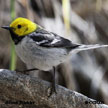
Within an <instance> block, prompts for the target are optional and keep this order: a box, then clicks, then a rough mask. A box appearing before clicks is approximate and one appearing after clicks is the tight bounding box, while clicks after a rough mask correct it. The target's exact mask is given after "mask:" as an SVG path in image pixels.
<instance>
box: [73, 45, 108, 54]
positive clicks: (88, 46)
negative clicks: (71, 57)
mask: <svg viewBox="0 0 108 108" xmlns="http://www.w3.org/2000/svg"><path fill="white" fill-rule="evenodd" d="M76 45H77V44H76ZM105 47H108V45H100V44H94V45H84V44H78V45H77V47H76V48H74V49H73V51H75V52H79V51H84V50H90V49H96V48H105Z"/></svg>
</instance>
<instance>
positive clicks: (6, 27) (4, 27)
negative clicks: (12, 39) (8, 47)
mask: <svg viewBox="0 0 108 108" xmlns="http://www.w3.org/2000/svg"><path fill="white" fill-rule="evenodd" d="M1 28H3V29H7V30H11V29H12V28H11V27H9V26H2V27H1Z"/></svg>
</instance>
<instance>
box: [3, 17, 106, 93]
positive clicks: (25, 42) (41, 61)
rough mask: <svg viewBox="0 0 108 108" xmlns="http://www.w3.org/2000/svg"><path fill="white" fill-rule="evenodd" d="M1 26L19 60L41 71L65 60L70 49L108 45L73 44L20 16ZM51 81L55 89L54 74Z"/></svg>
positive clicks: (86, 48) (85, 48)
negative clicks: (9, 35)
mask: <svg viewBox="0 0 108 108" xmlns="http://www.w3.org/2000/svg"><path fill="white" fill-rule="evenodd" d="M2 28H4V29H7V30H9V31H10V34H11V37H12V40H13V41H14V43H15V48H16V53H17V55H18V56H19V57H20V58H21V60H22V61H23V62H24V63H26V64H30V65H32V66H33V67H34V68H36V69H38V70H43V71H49V70H51V69H53V68H54V67H55V66H57V65H59V64H60V63H63V62H65V60H66V58H67V57H68V56H69V54H70V52H71V51H74V50H76V51H77V50H78V51H81V50H88V49H94V48H99V47H108V45H99V44H96V45H83V44H74V43H72V42H71V41H70V40H68V39H65V38H63V37H60V36H59V35H57V34H55V33H53V32H49V31H47V30H45V29H43V28H42V27H40V26H39V25H37V24H35V23H33V22H32V21H30V20H28V19H26V18H21V17H19V18H17V19H15V20H14V21H13V22H12V23H11V24H10V26H3V27H2ZM30 70H33V69H30ZM54 73H55V68H54ZM53 82H54V84H53V88H54V91H55V76H54V81H53Z"/></svg>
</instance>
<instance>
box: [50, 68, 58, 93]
mask: <svg viewBox="0 0 108 108" xmlns="http://www.w3.org/2000/svg"><path fill="white" fill-rule="evenodd" d="M55 72H56V69H55V67H53V72H52V74H53V78H52V89H51V94H52V93H57V92H56V82H55Z"/></svg>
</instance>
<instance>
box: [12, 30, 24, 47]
mask: <svg viewBox="0 0 108 108" xmlns="http://www.w3.org/2000/svg"><path fill="white" fill-rule="evenodd" d="M10 34H11V37H12V40H13V41H14V43H15V45H17V44H18V43H19V42H21V40H22V39H23V38H24V37H25V36H20V37H19V36H18V35H16V34H15V33H13V31H12V30H10Z"/></svg>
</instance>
